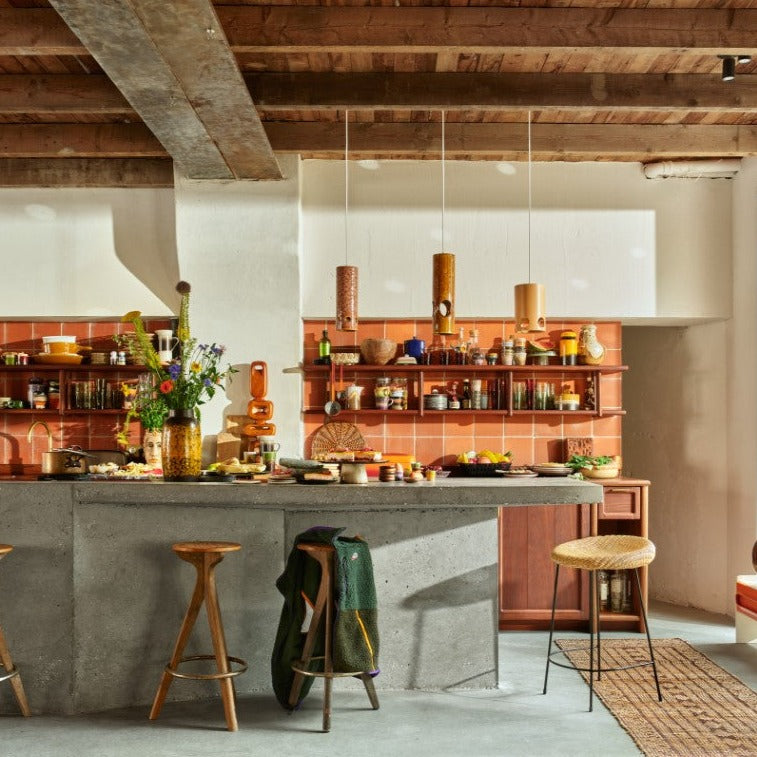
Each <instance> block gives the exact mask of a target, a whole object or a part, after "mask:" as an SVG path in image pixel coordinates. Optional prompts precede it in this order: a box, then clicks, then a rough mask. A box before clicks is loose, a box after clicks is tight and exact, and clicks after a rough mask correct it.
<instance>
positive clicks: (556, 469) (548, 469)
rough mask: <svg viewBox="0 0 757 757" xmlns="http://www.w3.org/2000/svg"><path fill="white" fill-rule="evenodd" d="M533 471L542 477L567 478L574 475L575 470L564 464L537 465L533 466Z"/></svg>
mask: <svg viewBox="0 0 757 757" xmlns="http://www.w3.org/2000/svg"><path fill="white" fill-rule="evenodd" d="M531 470H533V471H534V472H535V473H538V474H539V475H540V476H567V475H568V474H569V473H573V468H571V467H570V466H569V465H563V464H562V463H537V464H536V465H532V466H531Z"/></svg>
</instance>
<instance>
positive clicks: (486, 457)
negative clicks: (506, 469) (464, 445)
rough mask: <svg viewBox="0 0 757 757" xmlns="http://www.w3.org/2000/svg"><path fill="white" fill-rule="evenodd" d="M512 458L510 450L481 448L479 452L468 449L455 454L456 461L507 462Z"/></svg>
mask: <svg viewBox="0 0 757 757" xmlns="http://www.w3.org/2000/svg"><path fill="white" fill-rule="evenodd" d="M512 459H513V454H512V452H509V451H508V452H493V451H492V450H490V449H483V450H481V451H480V452H476V451H475V450H470V451H468V452H461V453H460V454H459V455H458V456H457V462H458V463H485V464H489V463H509V462H511V461H512Z"/></svg>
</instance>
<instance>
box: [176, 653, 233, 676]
mask: <svg viewBox="0 0 757 757" xmlns="http://www.w3.org/2000/svg"><path fill="white" fill-rule="evenodd" d="M215 659H216V656H215V655H212V654H196V655H192V656H190V657H182V658H181V659H180V660H179V665H181V664H182V663H184V662H192V661H193V660H215ZM226 660H227V662H228V663H229V664H231V663H232V662H235V663H237V665H241V666H242V667H241V668H240V669H239V670H230V671H229V672H228V673H179V671H178V670H176V668H172V667H171V666H170V663H169V664H168V665H166V667H165V671H166V673H170V674H171V675H172V676H173V677H174V678H191V679H192V680H199V681H215V680H217V679H219V678H233V677H234V676H238V675H241V674H242V673H244V672H245V671H246V670H247V660H243V659H241V658H240V657H232V656H231V655H227V657H226Z"/></svg>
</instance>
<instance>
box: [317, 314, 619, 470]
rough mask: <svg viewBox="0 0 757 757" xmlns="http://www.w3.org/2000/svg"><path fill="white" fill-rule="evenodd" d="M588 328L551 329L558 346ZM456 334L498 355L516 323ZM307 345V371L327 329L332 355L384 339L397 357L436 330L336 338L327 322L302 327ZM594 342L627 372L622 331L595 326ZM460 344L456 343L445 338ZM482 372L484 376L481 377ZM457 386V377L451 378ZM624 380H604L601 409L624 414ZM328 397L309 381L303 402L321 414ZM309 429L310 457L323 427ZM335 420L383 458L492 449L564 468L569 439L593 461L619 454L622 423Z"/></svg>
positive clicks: (452, 414)
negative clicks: (589, 449) (474, 334)
mask: <svg viewBox="0 0 757 757" xmlns="http://www.w3.org/2000/svg"><path fill="white" fill-rule="evenodd" d="M583 323H586V321H563V322H551V323H550V324H549V333H550V336H551V337H552V340H553V341H554V342H555V343H556V344H557V342H558V341H559V337H560V332H561V331H562V330H564V329H568V328H570V329H573V330H574V331H576V332H578V330H579V328H580V326H581V325H582V324H583ZM456 325H457V328H458V329H459V328H460V327H463V328H464V329H465V334H466V336H467V335H468V333H469V331H470V329H472V328H477V329H478V332H479V344H480V346H481V347H482V348H483V349H484V350H485V351H490V350H494V351H496V352H498V353H499V350H500V347H501V344H502V341H503V339H505V338H506V337H507V336H508V335H510V334H512V332H513V324H512V321H507V320H502V321H497V320H487V321H470V320H466V321H462V320H460V321H458V322H457V324H456ZM303 326H304V328H303V332H304V344H303V356H304V358H303V359H304V362H305V364H312V363H313V360H314V359H315V358H316V357H317V356H318V340H319V339H320V338H321V333H322V331H323V329H327V330H328V333H329V338H330V340H331V343H332V349H336V350H338V349H340V348H354V349H356V348H357V347H358V346H359V344H360V342H361V341H362V340H363V339H366V338H369V337H373V338H379V337H385V338H389V339H394V340H395V341H396V342H397V343H398V349H397V354H398V355H401V354H403V345H402V343H403V342H404V340H406V339H410V338H412V337H413V336H417V337H418V338H420V339H424V340H425V341H426V345H427V346H428V345H429V344H430V343H431V338H432V329H431V322H430V320H412V319H411V320H387V321H384V320H363V321H361V322H360V325H359V327H358V331H357V332H338V331H335V330H334V324H333V322H327V321H322V320H306V321H305V322H304V324H303ZM597 336H598V338H599V341H600V342H601V343H602V344H603V345H604V346H605V349H606V351H607V353H606V356H605V360H604V363H605V364H606V365H622V364H623V360H622V352H621V325H620V323H619V322H617V321H612V322H602V323H597ZM448 340H450V341H455V340H456V337H448ZM482 370H485V369H482ZM348 375H349V374H348V369H345V378H344V383H345V384H347V383H348V382H349V379H348ZM454 378H455V379H457V378H458V377H454ZM450 380H451V378H450V377H438V376H435V377H434V379H433V380H427V381H426V382H425V384H426V385H425V386H424V391H426V392H428V391H430V389H431V387H432V386H434V385H436V386H441V385H444V384H448V383H449V381H450ZM549 381H550V382H553V383H555V384H557V385H558V387H559V386H563V385H569V386H571V387H572V388H574V389H575V390H576V391H577V392H578V393H582V392H583V390H584V382H583V381H582V380H581V379H574V378H573V377H572V376H571V377H569V380H561V377H560V375H559V374H552V377H550V378H549ZM360 383H361V384H362V385H364V386H365V387H366V389H365V391H364V394H363V396H364V397H366V396H368V395H370V393H371V391H372V387H373V383H374V382H373V377H372V376H371V377H368V376H364V377H361V379H360ZM621 387H622V374H621V373H617V374H609V375H605V376H603V377H602V382H601V388H600V392H601V403H602V407H604V408H618V409H620V408H621V406H622V392H621ZM327 390H328V384H327V381H326V380H312V381H311V380H309V378H308V380H306V382H305V391H304V396H303V401H304V403H305V405H304V406H305V408H313V409H319V408H320V407H321V406H322V405H323V403H324V401H325V399H326V394H327ZM303 418H304V423H305V450H304V454H305V455H308V454H309V453H310V443H311V439H312V436H313V434H314V432H315V431H316V430H317V429H318V428H319V427H320V426H321V424H322V423H323V422H324V416H323V415H322V414H320V413H313V414H310V413H307V414H305V415H304V416H303ZM338 420H340V421H345V422H348V423H354V424H355V425H356V426H357V427H358V428H359V429H360V431H361V433H362V434H363V437H364V438H365V441H366V444H367V445H368V446H369V447H373V448H374V449H377V450H381V451H383V452H395V453H407V454H414V455H415V457H416V459H418V460H420V461H421V462H424V463H429V464H437V465H451V464H453V463H454V461H455V458H456V457H457V455H458V454H459V453H460V452H462V451H464V450H468V449H475V450H480V449H484V448H487V447H488V448H490V449H492V450H494V451H495V452H499V451H504V450H511V451H512V452H513V456H514V461H515V462H516V463H521V464H529V463H536V462H543V461H547V460H552V461H561V460H562V459H563V448H564V439H565V438H566V437H592V438H593V439H594V451H595V454H608V455H620V454H622V449H621V442H622V416H608V417H604V418H597V417H590V416H586V415H581V416H578V417H576V418H571V417H570V415H567V414H563V415H551V416H539V415H534V416H531V415H517V416H511V417H508V416H505V415H504V414H492V415H491V416H483V415H481V414H471V413H465V412H464V411H449V412H448V413H446V414H445V415H433V416H424V417H420V416H417V415H414V416H410V415H404V414H403V415H398V416H393V415H392V411H391V410H389V411H387V412H386V413H383V414H380V415H371V416H364V415H356V414H355V413H349V412H345V411H342V412H341V413H340V415H339V416H338Z"/></svg>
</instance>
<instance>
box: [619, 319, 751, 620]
mask: <svg viewBox="0 0 757 757" xmlns="http://www.w3.org/2000/svg"><path fill="white" fill-rule="evenodd" d="M728 328H729V327H728V325H727V324H726V323H725V322H719V323H710V324H705V325H699V326H689V327H673V328H659V327H656V328H653V327H627V328H624V329H623V359H624V362H626V363H627V364H628V366H629V370H628V372H627V373H626V374H624V376H623V401H624V406H625V409H626V412H627V415H626V416H625V417H624V419H623V467H624V473H625V474H626V475H632V476H638V477H639V478H646V479H649V480H650V481H651V487H650V490H649V503H650V504H649V534H650V538H651V539H652V541H653V542H654V543H655V545H656V546H657V556H656V558H655V561H654V562H653V563H652V565H651V566H650V571H649V581H650V594H651V596H653V597H655V598H657V599H662V600H665V601H668V602H672V603H674V604H679V605H691V606H693V607H701V608H704V609H706V610H709V611H711V612H717V613H728V612H732V606H731V605H732V596H733V581H732V580H730V578H729V576H730V572H729V567H728V559H729V558H728V547H729V542H730V539H729V518H730V516H729V509H730V505H729V491H728V490H729V474H728V467H729V462H728V461H729V454H728V449H729V446H730V440H731V438H732V430H731V428H730V427H729V425H727V424H726V422H725V420H726V417H727V408H728V405H729V401H728V391H727V386H728V383H729V376H728V363H727V360H726V353H727V347H726V342H727V340H726V333H727V331H728ZM747 435H748V436H751V437H752V438H753V437H754V427H752V428H751V429H750V430H749V431H748V432H747ZM751 470H752V471H753V470H754V466H753V465H752V466H751ZM752 515H753V516H754V512H753V513H752Z"/></svg>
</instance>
